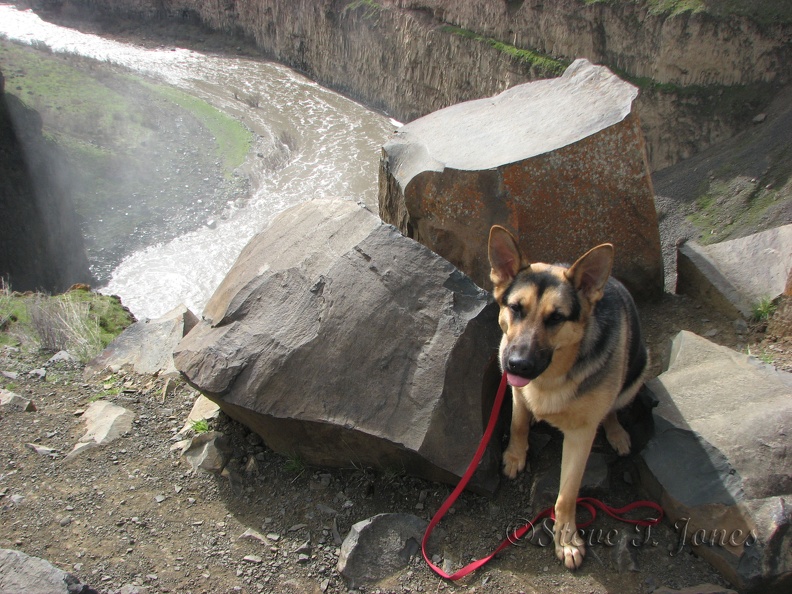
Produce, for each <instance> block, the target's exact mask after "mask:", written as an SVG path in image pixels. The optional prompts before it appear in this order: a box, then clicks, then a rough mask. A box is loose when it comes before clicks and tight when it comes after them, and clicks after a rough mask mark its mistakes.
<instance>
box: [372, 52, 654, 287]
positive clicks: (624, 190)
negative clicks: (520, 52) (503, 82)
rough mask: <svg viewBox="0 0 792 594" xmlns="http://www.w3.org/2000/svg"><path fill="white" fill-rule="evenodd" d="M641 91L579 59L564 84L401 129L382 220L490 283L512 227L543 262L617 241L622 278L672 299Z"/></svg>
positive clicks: (385, 172) (455, 109) (384, 174)
mask: <svg viewBox="0 0 792 594" xmlns="http://www.w3.org/2000/svg"><path fill="white" fill-rule="evenodd" d="M637 95H638V89H637V88H636V87H634V86H632V85H630V84H628V83H626V82H624V81H622V80H620V79H619V78H618V77H616V76H615V75H614V74H613V73H611V72H610V71H609V70H608V69H607V68H604V67H602V66H594V65H592V64H591V63H589V62H588V61H586V60H576V61H575V62H574V63H573V64H572V65H571V66H569V68H568V69H567V70H566V72H565V73H564V75H563V76H561V77H559V78H555V79H551V80H540V81H534V82H531V83H526V84H523V85H518V86H515V87H512V88H511V89H509V90H507V91H504V92H503V93H501V94H500V95H497V96H495V97H491V98H486V99H478V100H475V101H468V102H465V103H460V104H457V105H452V106H451V107H447V108H445V109H441V110H439V111H436V112H434V113H431V114H429V115H427V116H424V117H422V118H419V119H417V120H414V121H412V122H410V123H409V124H407V125H405V126H403V127H402V128H400V129H399V130H398V131H396V133H395V134H394V135H393V137H392V138H391V139H390V140H389V141H388V142H387V143H386V144H385V146H384V148H383V156H382V160H381V163H380V192H379V207H380V216H381V217H382V219H383V220H384V221H385V222H388V223H392V224H393V225H396V226H397V227H398V228H399V229H400V230H401V231H402V233H404V234H405V235H407V236H408V237H412V238H414V239H415V240H417V241H419V242H421V243H422V244H424V245H426V246H427V247H429V248H430V249H432V250H434V251H435V252H437V253H438V254H440V255H441V256H443V257H445V258H447V259H448V260H450V261H451V262H452V263H453V264H455V265H456V266H458V267H459V268H460V270H462V271H463V272H465V273H466V274H468V275H470V277H471V278H472V279H473V280H474V281H475V282H477V283H478V284H479V285H480V286H482V287H489V286H490V285H489V263H488V261H487V239H488V235H489V228H490V226H491V225H492V224H493V223H499V224H502V225H505V226H507V227H509V228H510V229H511V230H512V231H513V232H514V233H515V234H516V236H517V237H519V238H520V242H521V244H522V247H523V248H524V250H525V253H526V254H528V256H529V258H531V259H532V260H533V261H542V262H551V263H554V262H564V261H566V262H573V261H574V260H576V259H577V258H578V257H580V256H582V255H583V254H584V253H585V252H587V251H588V250H589V249H591V248H592V247H594V246H596V245H598V244H601V243H606V242H608V243H613V244H614V246H615V247H616V261H615V265H614V274H615V276H616V277H617V278H619V279H620V280H622V281H623V282H624V283H625V284H626V285H627V286H628V288H629V289H630V290H631V291H632V292H633V294H634V295H635V296H637V297H652V296H657V295H659V294H661V293H662V289H663V258H662V253H661V248H660V233H659V229H658V224H657V213H656V212H655V207H654V192H653V190H652V183H651V179H650V171H649V167H648V163H647V158H646V149H645V146H644V140H643V136H642V132H641V127H640V123H639V121H638V117H637V115H636V114H635V113H634V112H633V101H634V100H635V98H636V97H637Z"/></svg>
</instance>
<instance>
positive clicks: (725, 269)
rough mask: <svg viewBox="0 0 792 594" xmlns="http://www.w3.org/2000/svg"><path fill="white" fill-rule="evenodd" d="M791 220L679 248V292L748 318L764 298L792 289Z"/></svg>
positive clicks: (688, 243) (773, 296) (774, 296)
mask: <svg viewBox="0 0 792 594" xmlns="http://www.w3.org/2000/svg"><path fill="white" fill-rule="evenodd" d="M788 287H792V225H784V226H782V227H776V228H775V229H769V230H767V231H762V232H761V233H754V234H753V235H749V236H747V237H741V238H739V239H732V240H729V241H723V242H721V243H716V244H713V245H707V246H704V245H699V244H698V243H696V242H692V241H689V242H687V243H685V244H684V245H682V246H681V247H680V248H679V255H678V258H677V292H678V293H685V294H688V295H692V296H694V297H696V298H697V299H699V300H702V301H705V302H706V303H708V304H709V305H710V306H712V307H715V308H716V309H718V310H720V311H722V312H724V313H726V314H729V315H734V316H737V315H742V316H743V317H746V318H748V317H751V315H752V311H753V308H754V306H756V305H757V304H758V303H759V302H760V301H761V300H763V299H775V298H777V297H778V296H779V295H783V294H785V293H787V292H788V294H792V288H788Z"/></svg>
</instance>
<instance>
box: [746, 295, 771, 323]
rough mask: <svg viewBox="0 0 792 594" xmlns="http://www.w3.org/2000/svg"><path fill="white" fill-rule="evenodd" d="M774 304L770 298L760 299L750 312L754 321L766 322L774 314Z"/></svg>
mask: <svg viewBox="0 0 792 594" xmlns="http://www.w3.org/2000/svg"><path fill="white" fill-rule="evenodd" d="M775 310H776V304H775V303H774V302H773V300H772V299H770V297H762V298H761V299H760V300H759V301H758V302H757V303H756V304H754V306H753V309H752V311H751V313H752V316H753V319H754V321H756V322H766V321H767V320H769V319H770V317H771V316H772V315H773V314H774V313H775Z"/></svg>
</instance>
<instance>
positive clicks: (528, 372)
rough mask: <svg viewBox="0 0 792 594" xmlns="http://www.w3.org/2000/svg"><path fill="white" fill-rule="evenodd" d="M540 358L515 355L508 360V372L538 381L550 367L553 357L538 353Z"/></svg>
mask: <svg viewBox="0 0 792 594" xmlns="http://www.w3.org/2000/svg"><path fill="white" fill-rule="evenodd" d="M537 355H538V356H534V357H522V356H520V355H518V354H513V355H511V356H510V357H508V358H507V359H506V371H507V372H509V373H512V374H514V375H519V376H520V377H524V378H526V379H529V380H533V379H536V378H537V377H539V375H541V373H542V372H543V371H544V370H545V369H547V367H548V365H550V359H551V357H548V356H545V354H544V353H542V352H539V353H537Z"/></svg>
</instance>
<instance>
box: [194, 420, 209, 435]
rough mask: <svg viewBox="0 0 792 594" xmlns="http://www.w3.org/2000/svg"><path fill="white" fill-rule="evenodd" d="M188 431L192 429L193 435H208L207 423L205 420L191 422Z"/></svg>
mask: <svg viewBox="0 0 792 594" xmlns="http://www.w3.org/2000/svg"><path fill="white" fill-rule="evenodd" d="M190 429H192V430H193V433H195V434H201V433H208V432H209V421H207V420H206V419H198V420H197V421H193V422H192V423H190Z"/></svg>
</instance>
